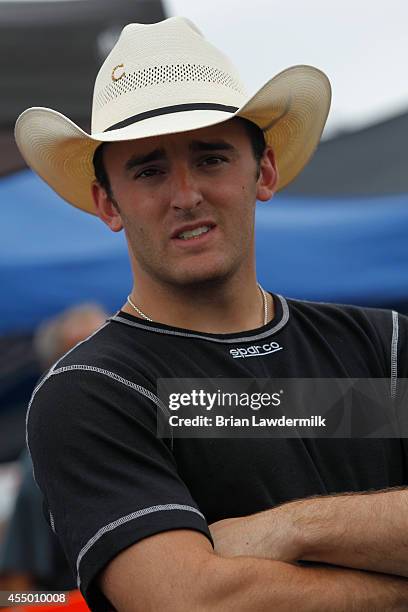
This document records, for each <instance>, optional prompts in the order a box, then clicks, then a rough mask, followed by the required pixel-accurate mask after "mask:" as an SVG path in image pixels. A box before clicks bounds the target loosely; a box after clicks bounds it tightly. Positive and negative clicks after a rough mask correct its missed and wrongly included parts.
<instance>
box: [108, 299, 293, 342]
mask: <svg viewBox="0 0 408 612" xmlns="http://www.w3.org/2000/svg"><path fill="white" fill-rule="evenodd" d="M276 297H277V298H279V300H280V302H281V304H282V311H283V312H282V319H281V320H280V321H279V323H277V324H276V325H275V326H274V327H272V328H271V329H268V330H267V331H264V332H262V333H261V334H258V335H256V336H244V337H241V338H240V337H238V338H212V337H211V336H205V335H204V334H199V333H197V332H195V333H188V332H182V331H177V330H174V329H161V328H160V327H153V326H147V325H145V324H143V323H138V322H137V321H130V320H129V319H125V318H124V317H120V316H118V315H114V316H113V317H111V319H110V320H111V321H116V322H118V323H124V324H125V325H130V326H131V327H138V328H139V329H143V330H145V331H150V332H156V333H158V334H166V335H169V336H182V337H183V338H194V339H196V340H208V341H209V342H218V343H220V344H234V343H237V342H254V341H255V340H262V339H263V338H267V337H268V336H271V335H272V334H276V332H278V331H279V330H281V329H282V327H284V326H285V325H286V323H287V322H288V320H289V306H288V303H287V301H286V300H285V298H284V297H283V296H282V295H276Z"/></svg>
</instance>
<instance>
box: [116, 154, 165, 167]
mask: <svg viewBox="0 0 408 612" xmlns="http://www.w3.org/2000/svg"><path fill="white" fill-rule="evenodd" d="M165 157H166V153H165V151H164V149H155V150H154V151H151V152H150V153H145V154H143V155H132V157H131V158H130V159H128V161H127V162H126V164H125V170H133V168H136V166H141V165H143V164H148V163H149V162H152V161H159V160H161V159H165Z"/></svg>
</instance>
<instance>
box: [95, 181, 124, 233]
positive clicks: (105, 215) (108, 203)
mask: <svg viewBox="0 0 408 612" xmlns="http://www.w3.org/2000/svg"><path fill="white" fill-rule="evenodd" d="M92 197H93V201H94V204H95V208H96V212H97V215H98V217H99V218H100V219H101V220H102V221H103V222H104V223H106V225H107V226H108V227H109V228H110V229H111V230H112V232H120V230H121V229H122V228H123V223H122V218H121V216H120V212H119V210H118V209H117V207H116V206H115V205H114V203H113V202H112V200H111V199H110V198H109V196H108V194H107V193H106V191H105V189H104V188H103V187H101V186H100V184H99V183H98V182H96V181H95V182H94V183H93V184H92Z"/></svg>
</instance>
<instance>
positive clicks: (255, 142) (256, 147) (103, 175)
mask: <svg viewBox="0 0 408 612" xmlns="http://www.w3.org/2000/svg"><path fill="white" fill-rule="evenodd" d="M235 119H238V120H239V121H241V122H242V123H243V125H244V126H245V129H246V131H247V134H248V137H249V140H250V142H251V146H252V152H253V154H254V157H255V160H256V164H257V176H259V170H260V169H259V164H260V161H261V159H262V155H263V153H264V151H265V146H266V143H265V136H264V133H263V131H262V130H261V128H260V127H258V126H257V125H256V124H255V123H252V121H248V119H244V118H243V117H235ZM106 144H107V143H105V142H103V143H102V144H100V145H99V146H98V148H97V149H96V151H95V153H94V156H93V166H94V171H95V178H96V180H97V181H98V183H99V185H100V186H101V187H102V188H103V189H104V190H105V191H106V194H107V196H108V198H109V199H110V200H111V201H112V202H113V204H115V206H117V204H116V202H115V199H114V197H113V193H112V187H111V184H110V181H109V177H108V174H107V172H106V168H105V164H104V162H103V149H104V146H105V145H106Z"/></svg>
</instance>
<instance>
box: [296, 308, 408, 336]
mask: <svg viewBox="0 0 408 612" xmlns="http://www.w3.org/2000/svg"><path fill="white" fill-rule="evenodd" d="M287 302H288V305H289V308H290V311H291V315H292V318H294V319H295V320H302V319H303V320H305V319H308V320H309V321H310V322H311V323H312V324H315V325H319V326H323V327H325V328H327V329H333V328H337V329H338V330H342V331H343V332H344V333H348V332H353V330H354V331H358V330H359V331H361V332H365V333H373V332H374V333H376V334H378V335H380V336H385V337H388V336H389V334H390V332H392V329H393V326H394V325H395V318H396V317H397V316H398V315H397V314H396V313H394V311H392V310H389V309H385V308H371V307H362V306H354V305H351V304H336V303H331V302H313V301H306V300H296V299H288V300H287ZM400 317H402V318H404V319H407V317H403V315H399V316H398V318H400ZM405 325H406V321H405Z"/></svg>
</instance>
